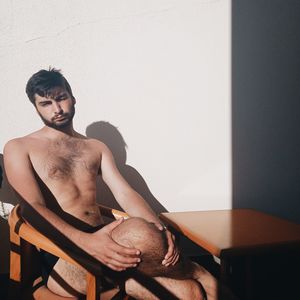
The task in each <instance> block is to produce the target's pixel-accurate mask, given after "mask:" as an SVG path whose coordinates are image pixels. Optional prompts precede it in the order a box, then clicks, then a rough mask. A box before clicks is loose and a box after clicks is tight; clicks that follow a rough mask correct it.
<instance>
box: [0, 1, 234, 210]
mask: <svg viewBox="0 0 300 300" xmlns="http://www.w3.org/2000/svg"><path fill="white" fill-rule="evenodd" d="M230 6H231V1H229V0H219V1H217V0H215V1H213V0H212V1H209V0H206V1H205V0H181V1H180V0H159V1H158V0H157V1H154V0H152V1H146V0H127V1H124V0H119V1H117V0H116V1H111V0H110V1H108V0H106V1H104V0H102V1H98V0H97V1H96V0H94V1H84V0H72V1H71V0H51V1H50V0H44V1H38V0H27V1H20V0H19V1H8V0H2V1H1V2H0V20H1V21H0V22H1V23H0V65H1V72H0V82H1V87H0V99H1V100H0V122H1V136H0V151H1V152H2V149H3V146H4V144H5V142H6V141H7V140H9V139H11V138H13V137H16V136H22V135H25V134H27V133H29V132H31V131H33V130H36V129H38V128H40V126H41V121H40V120H39V118H38V116H37V115H36V113H35V111H34V109H33V107H32V105H31V103H30V102H29V101H28V100H27V98H26V95H25V92H24V88H25V84H26V81H27V80H28V78H29V77H30V76H31V75H32V74H33V73H34V72H36V71H38V70H39V69H41V68H47V67H48V66H49V65H51V66H55V67H57V68H61V69H62V70H63V73H64V75H65V76H66V77H67V79H68V80H69V81H70V83H71V86H72V87H73V92H74V95H75V97H76V98H77V115H76V118H75V128H76V129H77V130H78V131H80V132H82V133H84V132H85V129H86V127H87V126H88V125H89V124H91V123H92V122H95V121H100V120H105V121H109V122H110V123H111V124H113V125H115V126H117V127H118V129H119V131H120V133H121V134H122V136H123V137H124V139H125V141H126V143H127V145H128V152H127V155H128V160H127V164H128V165H130V166H133V167H134V168H136V169H137V170H138V172H139V173H140V174H141V175H142V177H143V178H144V179H145V181H146V182H147V184H148V186H149V188H150V190H151V191H152V193H153V194H154V195H155V197H156V198H157V199H158V200H159V201H160V202H161V203H162V205H163V206H165V207H166V208H167V209H168V210H170V211H175V210H205V209H223V208H230V207H231V136H230V135H231V134H230V131H231V116H230V114H231V112H230V109H231V103H230V84H231V83H230V30H231V28H230V17H231V16H230Z"/></svg>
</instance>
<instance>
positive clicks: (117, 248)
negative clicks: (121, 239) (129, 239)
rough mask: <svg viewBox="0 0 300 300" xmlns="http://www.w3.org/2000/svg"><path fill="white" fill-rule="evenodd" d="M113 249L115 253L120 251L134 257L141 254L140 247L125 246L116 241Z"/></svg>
mask: <svg viewBox="0 0 300 300" xmlns="http://www.w3.org/2000/svg"><path fill="white" fill-rule="evenodd" d="M111 251H113V252H115V253H119V254H121V255H126V256H132V257H137V256H139V255H140V254H141V251H140V250H138V249H135V248H129V247H124V246H121V245H119V244H118V243H116V242H114V244H113V245H112V247H111Z"/></svg>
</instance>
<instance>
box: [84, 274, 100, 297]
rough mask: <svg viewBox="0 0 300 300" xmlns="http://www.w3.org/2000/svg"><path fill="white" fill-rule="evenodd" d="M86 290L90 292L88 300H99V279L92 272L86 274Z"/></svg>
mask: <svg viewBox="0 0 300 300" xmlns="http://www.w3.org/2000/svg"><path fill="white" fill-rule="evenodd" d="M86 290H87V291H88V293H87V295H86V300H96V299H97V298H98V295H97V279H96V277H95V276H94V275H93V274H91V273H90V272H87V274H86Z"/></svg>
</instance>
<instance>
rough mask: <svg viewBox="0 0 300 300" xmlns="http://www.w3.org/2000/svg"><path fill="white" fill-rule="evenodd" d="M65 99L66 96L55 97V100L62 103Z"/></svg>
mask: <svg viewBox="0 0 300 300" xmlns="http://www.w3.org/2000/svg"><path fill="white" fill-rule="evenodd" d="M67 98H68V97H67V95H62V96H59V97H57V98H56V99H55V100H56V101H62V100H66V99H67Z"/></svg>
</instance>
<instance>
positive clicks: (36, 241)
mask: <svg viewBox="0 0 300 300" xmlns="http://www.w3.org/2000/svg"><path fill="white" fill-rule="evenodd" d="M8 223H9V226H10V230H15V228H16V225H17V226H19V229H18V235H19V237H20V238H22V239H24V240H25V241H27V242H29V243H30V244H32V245H34V246H36V247H37V248H39V249H43V250H45V251H46V252H49V253H51V254H53V255H55V256H57V257H60V258H62V259H64V260H65V261H67V262H70V263H72V264H74V265H76V266H79V267H81V266H80V265H79V264H78V263H77V262H76V261H75V260H74V259H73V258H71V257H70V256H69V255H68V254H67V253H65V252H64V251H63V250H62V249H61V248H59V247H58V246H56V245H55V244H54V243H53V242H52V241H51V240H50V239H48V238H47V237H46V236H44V235H43V234H41V233H40V232H39V231H37V230H36V229H34V228H33V227H32V226H30V225H28V224H27V223H25V222H24V221H23V219H22V218H21V217H20V215H19V205H17V206H16V207H15V208H14V209H13V210H12V212H11V214H10V216H9V218H8Z"/></svg>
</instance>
